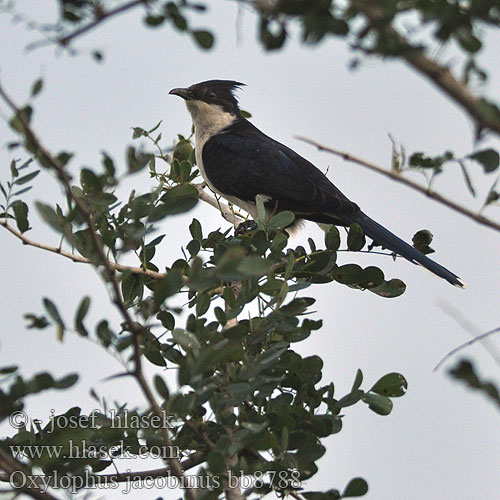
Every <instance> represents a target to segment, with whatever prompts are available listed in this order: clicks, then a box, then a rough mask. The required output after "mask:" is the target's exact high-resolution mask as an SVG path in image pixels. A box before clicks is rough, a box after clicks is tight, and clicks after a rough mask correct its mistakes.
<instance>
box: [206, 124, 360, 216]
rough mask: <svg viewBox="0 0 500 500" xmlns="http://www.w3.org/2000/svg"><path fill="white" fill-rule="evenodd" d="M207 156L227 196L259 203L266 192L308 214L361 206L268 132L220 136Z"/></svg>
mask: <svg viewBox="0 0 500 500" xmlns="http://www.w3.org/2000/svg"><path fill="white" fill-rule="evenodd" d="M202 156H203V167H204V169H205V173H206V175H207V177H208V179H209V180H210V182H211V183H212V184H213V185H214V187H215V188H216V189H218V190H219V191H220V192H221V193H223V194H225V195H227V196H235V197H237V198H239V199H241V200H244V201H250V202H254V201H255V196H256V195H257V194H262V195H265V196H267V197H269V198H270V200H269V201H268V202H266V204H267V205H268V206H270V207H273V208H276V209H277V210H291V211H292V212H295V213H296V214H304V215H305V214H321V213H328V214H330V215H337V214H338V215H342V214H353V213H356V212H358V211H359V207H358V206H357V205H356V204H355V203H353V202H351V201H349V200H348V199H347V198H346V197H345V196H344V195H343V194H342V193H341V192H340V191H339V190H338V189H337V188H336V187H335V186H334V185H333V184H332V183H331V182H330V181H329V180H328V178H327V177H326V176H325V175H324V174H323V173H322V172H321V171H320V170H318V169H317V168H316V167H315V166H314V165H313V164H312V163H310V162H308V161H307V160H306V159H304V158H302V157H301V156H300V155H298V154H297V153H295V152H294V151H292V150H291V149H289V148H287V147H286V146H284V145H283V144H280V143H279V142H276V141H274V140H273V139H271V138H269V137H267V136H266V135H264V134H262V133H258V134H255V133H254V134H252V135H246V134H238V133H233V132H231V131H229V132H226V133H223V134H219V135H216V136H214V137H212V138H211V139H209V140H208V141H207V142H206V144H205V145H204V147H203V153H202Z"/></svg>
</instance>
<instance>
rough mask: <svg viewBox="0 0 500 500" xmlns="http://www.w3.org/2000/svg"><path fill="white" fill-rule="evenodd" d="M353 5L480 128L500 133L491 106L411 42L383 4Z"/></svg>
mask: <svg viewBox="0 0 500 500" xmlns="http://www.w3.org/2000/svg"><path fill="white" fill-rule="evenodd" d="M351 5H352V6H353V7H354V8H355V9H356V10H357V11H358V12H361V13H362V14H363V15H364V16H365V17H366V19H367V20H368V23H369V25H370V28H372V29H373V30H375V31H378V32H379V33H383V34H384V35H386V36H388V37H390V39H392V40H394V42H395V45H396V46H397V47H399V48H400V49H401V51H400V53H399V54H398V56H399V57H401V58H403V59H404V60H405V61H406V62H407V63H408V64H409V65H410V66H411V67H412V68H413V69H415V70H416V71H417V72H419V73H421V74H422V75H423V76H424V77H426V78H427V79H428V80H430V81H431V82H432V83H433V84H434V85H435V86H436V87H438V88H439V89H440V90H442V91H443V92H444V93H445V94H447V95H448V96H449V97H451V98H452V99H453V100H454V101H455V102H456V103H457V104H458V105H460V106H461V107H462V108H463V109H464V110H465V111H466V112H467V113H468V114H469V116H470V117H471V118H472V119H473V120H474V121H475V122H476V123H477V125H478V126H479V128H480V129H488V130H490V131H492V132H494V133H496V134H498V135H500V120H498V119H496V118H495V117H493V116H491V112H490V110H489V109H488V108H489V107H488V106H487V105H486V106H485V104H486V103H485V101H483V100H482V99H481V98H478V97H476V96H475V95H474V94H473V93H472V92H471V91H470V89H469V88H468V87H467V85H464V84H463V83H461V82H460V81H458V80H457V79H456V78H455V77H454V76H453V73H452V72H451V71H450V70H449V69H448V68H447V67H446V66H442V65H440V64H439V63H437V62H436V61H435V60H433V59H431V58H430V57H427V55H426V54H425V52H424V50H423V49H422V48H420V47H415V46H413V45H411V43H410V42H409V41H408V40H407V39H406V38H405V37H404V36H403V35H402V34H401V33H399V31H397V30H396V29H395V28H394V26H393V25H392V24H391V23H390V22H388V21H387V18H386V14H385V13H384V11H383V8H382V7H380V6H379V5H376V4H375V3H373V2H370V1H367V0H351Z"/></svg>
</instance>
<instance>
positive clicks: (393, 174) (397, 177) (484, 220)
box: [297, 136, 500, 231]
mask: <svg viewBox="0 0 500 500" xmlns="http://www.w3.org/2000/svg"><path fill="white" fill-rule="evenodd" d="M297 139H299V140H300V141H304V142H306V143H308V144H311V145H312V146H315V147H316V148H318V149H319V150H320V151H326V152H327V153H331V154H334V155H336V156H340V157H341V158H342V159H344V160H345V161H349V162H352V163H356V164H357V165H361V166H363V167H366V168H368V169H370V170H373V171H374V172H378V173H379V174H382V175H385V176H386V177H389V178H390V179H392V180H394V181H397V182H401V183H402V184H404V185H405V186H408V187H410V188H412V189H414V190H415V191H418V192H419V193H421V194H424V195H425V196H427V197H429V198H432V199H433V200H436V201H438V202H439V203H441V204H443V205H445V206H447V207H448V208H451V209H452V210H455V211H456V212H458V213H461V214H462V215H465V216H466V217H469V218H470V219H472V220H474V221H476V222H478V223H479V224H483V225H484V226H488V227H490V228H491V229H495V230H496V231H500V224H499V223H498V222H496V221H494V220H492V219H489V218H488V217H484V216H483V215H481V214H479V213H477V212H474V211H472V210H470V209H468V208H466V207H463V206H462V205H459V204H458V203H456V202H455V201H453V200H450V199H449V198H446V197H445V196H443V195H441V194H439V193H436V192H435V191H431V190H430V189H426V188H425V187H422V186H421V185H420V184H417V183H416V182H414V181H412V180H410V179H408V178H406V177H403V176H402V175H401V174H400V173H398V172H397V171H394V170H387V169H385V168H383V167H380V166H378V165H375V164H374V163H370V162H368V161H366V160H363V159H361V158H358V157H356V156H354V155H351V154H350V153H346V152H344V151H339V150H338V149H333V148H330V147H328V146H324V145H323V144H320V143H319V142H316V141H314V140H312V139H308V138H307V137H300V136H297Z"/></svg>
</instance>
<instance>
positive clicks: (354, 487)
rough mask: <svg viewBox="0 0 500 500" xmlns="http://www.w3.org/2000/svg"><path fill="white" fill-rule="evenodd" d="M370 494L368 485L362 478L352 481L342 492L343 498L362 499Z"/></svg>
mask: <svg viewBox="0 0 500 500" xmlns="http://www.w3.org/2000/svg"><path fill="white" fill-rule="evenodd" d="M367 492H368V483H367V482H366V481H365V480H364V479H363V478H361V477H355V478H354V479H351V480H350V481H349V483H348V484H347V486H346V487H345V489H344V491H343V492H342V498H348V497H362V496H363V495H366V493H367Z"/></svg>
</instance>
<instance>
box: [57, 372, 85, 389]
mask: <svg viewBox="0 0 500 500" xmlns="http://www.w3.org/2000/svg"><path fill="white" fill-rule="evenodd" d="M78 378H79V377H78V374H77V373H70V374H69V375H66V376H65V377H63V378H61V379H59V380H56V381H54V387H55V388H56V389H68V388H69V387H71V386H73V385H75V384H76V383H77V381H78Z"/></svg>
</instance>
